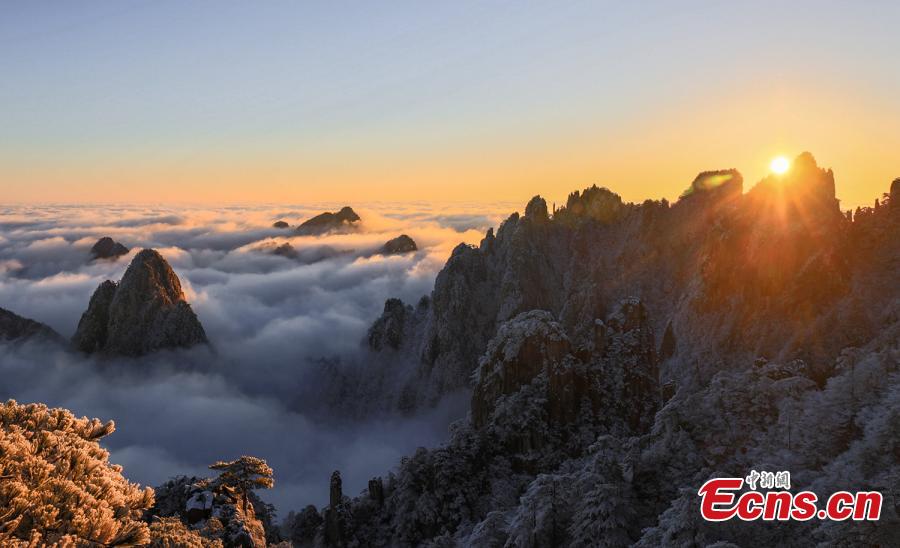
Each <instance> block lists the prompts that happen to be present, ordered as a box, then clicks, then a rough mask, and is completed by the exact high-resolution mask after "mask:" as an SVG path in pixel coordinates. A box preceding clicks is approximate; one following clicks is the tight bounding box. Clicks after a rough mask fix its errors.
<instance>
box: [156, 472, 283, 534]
mask: <svg viewBox="0 0 900 548" xmlns="http://www.w3.org/2000/svg"><path fill="white" fill-rule="evenodd" d="M248 497H249V498H248V501H249V504H242V502H241V500H239V497H237V496H235V494H234V493H231V492H229V491H228V490H223V489H220V488H218V487H217V485H216V481H215V480H214V479H209V478H198V477H186V476H179V477H176V478H173V479H171V480H169V481H168V482H166V483H164V484H163V485H161V486H159V487H157V488H156V502H155V503H154V506H153V508H151V509H150V512H149V517H150V518H156V517H160V518H177V519H178V520H179V521H181V522H182V523H184V524H185V526H187V527H188V528H190V530H193V531H196V532H198V533H199V534H200V536H201V537H203V538H204V539H209V540H210V541H219V542H222V543H223V544H224V546H233V547H242V548H263V547H265V546H267V544H268V543H267V537H269V538H272V537H276V536H277V535H278V532H277V530H276V526H275V524H274V517H275V516H274V511H273V509H272V508H271V507H270V506H269V505H267V504H266V503H265V502H263V501H262V499H260V498H259V496H258V495H256V494H255V493H252V492H251V493H249V494H248ZM220 546H221V544H220Z"/></svg>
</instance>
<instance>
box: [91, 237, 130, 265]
mask: <svg viewBox="0 0 900 548" xmlns="http://www.w3.org/2000/svg"><path fill="white" fill-rule="evenodd" d="M128 251H129V250H128V248H127V247H125V246H124V245H122V244H120V243H119V242H117V241H115V240H113V239H112V238H110V237H109V236H104V237H102V238H100V239H99V240H97V243H95V244H94V247H92V248H91V257H92V259H93V260H97V259H116V258H118V257H121V256H122V255H127V254H128Z"/></svg>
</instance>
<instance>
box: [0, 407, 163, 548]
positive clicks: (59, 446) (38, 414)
mask: <svg viewBox="0 0 900 548" xmlns="http://www.w3.org/2000/svg"><path fill="white" fill-rule="evenodd" d="M114 430H115V425H114V424H113V423H112V421H110V422H107V423H102V422H101V421H99V420H98V419H87V418H80V419H79V418H76V417H75V416H74V415H73V414H72V413H71V412H69V411H67V410H65V409H50V408H48V407H47V406H46V405H43V404H28V405H19V404H17V403H16V402H15V401H13V400H10V401H8V402H6V403H5V404H2V405H0V477H2V480H0V545H2V546H10V547H19V546H23V547H24V546H38V545H40V546H47V545H54V544H58V545H64V546H69V545H77V546H82V545H97V544H100V545H105V546H120V545H134V544H146V543H147V542H149V541H150V532H149V528H148V527H147V524H146V523H144V522H143V521H142V517H143V514H144V512H145V511H146V510H147V509H148V508H149V507H150V506H151V505H152V504H153V490H152V489H149V488H144V489H142V488H141V487H140V486H138V485H135V484H133V483H129V482H128V481H127V480H126V479H125V478H124V477H122V468H121V467H119V466H116V465H113V464H110V463H109V453H108V452H107V451H106V450H105V449H103V448H102V447H100V444H99V443H97V442H98V440H99V439H101V438H102V437H104V436H107V435H109V434H111V433H112V432H113V431H114Z"/></svg>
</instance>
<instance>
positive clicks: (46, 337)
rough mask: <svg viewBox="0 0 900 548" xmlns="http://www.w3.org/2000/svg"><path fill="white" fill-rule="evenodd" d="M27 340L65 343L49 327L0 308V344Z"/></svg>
mask: <svg viewBox="0 0 900 548" xmlns="http://www.w3.org/2000/svg"><path fill="white" fill-rule="evenodd" d="M27 340H41V341H49V342H54V343H62V342H64V341H65V339H63V337H62V336H61V335H60V334H59V333H57V332H56V331H54V330H53V328H51V327H50V326H47V325H45V324H42V323H41V322H36V321H34V320H31V319H28V318H23V317H22V316H19V315H18V314H15V313H13V312H10V311H9V310H6V309H5V308H0V342H7V341H11V342H24V341H27Z"/></svg>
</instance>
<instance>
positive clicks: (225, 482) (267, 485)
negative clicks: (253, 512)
mask: <svg viewBox="0 0 900 548" xmlns="http://www.w3.org/2000/svg"><path fill="white" fill-rule="evenodd" d="M209 468H210V470H217V471H218V472H219V477H218V478H216V480H215V481H213V485H212V487H213V489H214V490H216V491H223V492H225V493H228V494H233V495H234V496H236V497H237V498H238V500H240V502H241V505H242V509H243V511H244V512H246V511H247V505H248V504H249V501H250V498H249V495H250V492H251V491H252V490H254V489H271V488H272V487H273V486H274V485H275V480H274V479H273V478H272V474H273V472H272V469H271V468H270V467H269V465H268V464H266V461H264V460H263V459H261V458H259V457H248V456H243V457H241V458H239V459H237V460H233V461H230V462H224V461H219V462H217V463H215V464H211V465H210V466H209Z"/></svg>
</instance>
